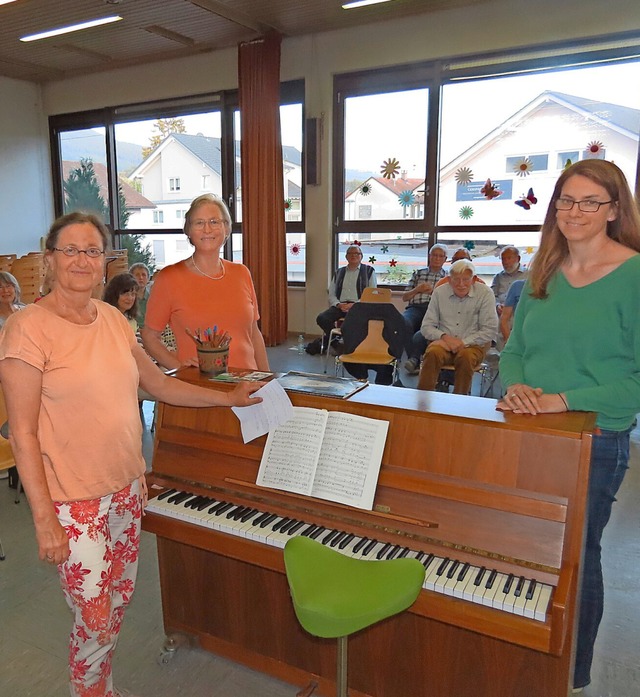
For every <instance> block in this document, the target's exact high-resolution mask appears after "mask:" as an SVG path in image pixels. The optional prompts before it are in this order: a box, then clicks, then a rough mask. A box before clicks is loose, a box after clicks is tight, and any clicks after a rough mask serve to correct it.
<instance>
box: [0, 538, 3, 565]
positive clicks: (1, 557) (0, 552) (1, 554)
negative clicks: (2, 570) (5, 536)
mask: <svg viewBox="0 0 640 697" xmlns="http://www.w3.org/2000/svg"><path fill="white" fill-rule="evenodd" d="M0 561H4V549H2V540H0Z"/></svg>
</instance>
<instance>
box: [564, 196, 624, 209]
mask: <svg viewBox="0 0 640 697" xmlns="http://www.w3.org/2000/svg"><path fill="white" fill-rule="evenodd" d="M576 203H577V204H578V208H579V210H581V211H582V212H583V213H597V212H598V211H599V210H600V206H606V205H607V203H613V200H611V201H592V200H591V199H588V198H587V199H585V200H584V201H574V200H573V199H572V198H564V197H563V196H561V197H560V198H557V199H556V204H555V205H556V210H557V211H570V210H571V209H572V208H573V207H574V206H575V204H576Z"/></svg>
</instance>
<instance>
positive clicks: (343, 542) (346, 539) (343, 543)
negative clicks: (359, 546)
mask: <svg viewBox="0 0 640 697" xmlns="http://www.w3.org/2000/svg"><path fill="white" fill-rule="evenodd" d="M354 537H355V535H354V534H353V533H352V532H350V533H349V534H348V535H347V536H346V537H343V538H342V540H341V542H340V544H339V545H338V549H344V548H345V547H346V546H347V545H348V544H349V543H350V542H351V540H353V538H354Z"/></svg>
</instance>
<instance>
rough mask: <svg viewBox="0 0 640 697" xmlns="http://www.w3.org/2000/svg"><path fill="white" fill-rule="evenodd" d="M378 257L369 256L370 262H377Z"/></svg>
mask: <svg viewBox="0 0 640 697" xmlns="http://www.w3.org/2000/svg"><path fill="white" fill-rule="evenodd" d="M376 261H377V259H376V258H375V257H369V263H370V264H375V263H376Z"/></svg>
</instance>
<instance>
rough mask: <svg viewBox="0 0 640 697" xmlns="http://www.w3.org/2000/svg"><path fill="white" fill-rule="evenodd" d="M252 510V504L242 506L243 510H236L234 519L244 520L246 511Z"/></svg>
mask: <svg viewBox="0 0 640 697" xmlns="http://www.w3.org/2000/svg"><path fill="white" fill-rule="evenodd" d="M250 510H251V506H242V508H241V510H239V511H235V513H234V514H233V519H234V520H242V519H243V517H244V515H245V513H247V512H248V511H250Z"/></svg>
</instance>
